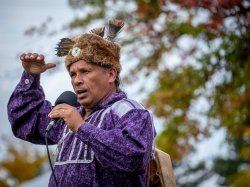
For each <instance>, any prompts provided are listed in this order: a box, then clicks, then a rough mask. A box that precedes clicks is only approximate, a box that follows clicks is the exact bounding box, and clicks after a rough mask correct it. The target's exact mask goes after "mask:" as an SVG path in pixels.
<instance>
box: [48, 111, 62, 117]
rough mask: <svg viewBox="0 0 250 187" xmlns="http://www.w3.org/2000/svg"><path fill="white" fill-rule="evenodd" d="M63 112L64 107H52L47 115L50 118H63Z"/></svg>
mask: <svg viewBox="0 0 250 187" xmlns="http://www.w3.org/2000/svg"><path fill="white" fill-rule="evenodd" d="M64 113H65V109H53V110H52V111H51V112H50V113H49V114H48V116H49V117H50V118H63V117H64Z"/></svg>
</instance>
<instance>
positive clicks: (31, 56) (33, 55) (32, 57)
mask: <svg viewBox="0 0 250 187" xmlns="http://www.w3.org/2000/svg"><path fill="white" fill-rule="evenodd" d="M37 56H38V54H37V53H33V54H31V55H30V60H35V59H36V58H37Z"/></svg>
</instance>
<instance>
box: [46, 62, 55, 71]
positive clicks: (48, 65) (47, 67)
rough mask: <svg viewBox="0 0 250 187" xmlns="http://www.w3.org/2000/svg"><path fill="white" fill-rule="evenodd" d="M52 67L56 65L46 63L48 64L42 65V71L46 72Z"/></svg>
mask: <svg viewBox="0 0 250 187" xmlns="http://www.w3.org/2000/svg"><path fill="white" fill-rule="evenodd" d="M54 67H56V64H53V63H48V64H45V65H44V67H43V69H44V71H46V70H48V69H51V68H54Z"/></svg>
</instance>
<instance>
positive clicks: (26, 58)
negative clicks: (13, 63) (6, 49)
mask: <svg viewBox="0 0 250 187" xmlns="http://www.w3.org/2000/svg"><path fill="white" fill-rule="evenodd" d="M30 55H31V53H27V54H26V55H25V56H24V60H26V61H27V60H28V61H29V60H30Z"/></svg>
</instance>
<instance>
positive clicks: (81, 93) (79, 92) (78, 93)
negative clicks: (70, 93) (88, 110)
mask: <svg viewBox="0 0 250 187" xmlns="http://www.w3.org/2000/svg"><path fill="white" fill-rule="evenodd" d="M86 93H87V90H85V89H81V90H80V89H79V90H76V94H77V96H78V98H81V97H83V96H84V95H85V94H86Z"/></svg>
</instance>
